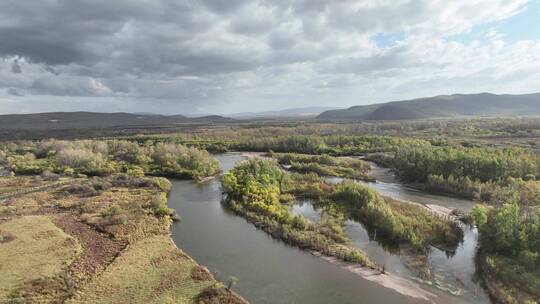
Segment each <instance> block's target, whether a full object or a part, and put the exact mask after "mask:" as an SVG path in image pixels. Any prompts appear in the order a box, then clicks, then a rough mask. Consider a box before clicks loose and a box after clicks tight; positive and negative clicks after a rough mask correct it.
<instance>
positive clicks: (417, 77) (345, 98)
mask: <svg viewBox="0 0 540 304" xmlns="http://www.w3.org/2000/svg"><path fill="white" fill-rule="evenodd" d="M227 3H228V5H225V6H224V5H223V2H221V1H218V0H205V1H203V2H196V1H173V0H159V1H157V0H156V1H148V0H144V1H143V0H140V1H112V2H111V1H99V2H97V3H96V2H95V1H89V0H70V1H67V0H63V1H44V2H40V3H39V4H34V5H29V4H24V5H22V4H18V2H9V1H8V2H3V3H0V40H1V41H3V43H2V44H1V45H0V88H3V89H4V90H3V91H2V90H0V95H1V94H5V96H9V98H8V99H9V100H14V99H16V100H19V99H20V100H21V102H23V101H22V100H23V98H22V97H18V96H16V95H17V94H8V93H7V90H8V89H9V90H10V92H11V93H15V92H17V93H19V95H22V94H24V95H25V96H24V100H30V99H32V100H34V101H32V102H30V101H28V103H27V104H28V105H30V104H32V105H34V106H35V105H36V102H35V100H36V98H40V99H42V100H46V101H47V102H48V103H50V106H49V108H51V109H52V108H55V107H58V108H62V109H64V110H65V109H66V108H69V105H70V103H69V101H70V100H73V103H72V109H81V107H82V108H85V109H89V108H92V109H94V110H95V109H96V108H95V106H94V105H92V106H90V105H86V104H84V103H79V102H75V101H76V100H81V98H80V97H99V98H100V100H101V102H100V103H98V104H99V105H101V106H102V107H103V108H102V110H103V111H109V110H111V109H113V108H114V109H122V108H123V109H124V110H126V111H132V110H133V109H134V105H135V107H137V109H138V110H144V111H156V109H158V110H157V111H163V112H192V111H195V110H198V111H204V112H236V111H245V110H265V109H272V108H278V107H297V106H308V105H309V106H311V105H333V106H348V105H352V104H365V103H370V102H375V101H384V100H387V99H402V98H412V97H419V96H424V95H435V94H441V93H455V92H465V93H466V92H477V91H493V92H499V93H503V92H508V93H520V92H528V91H534V90H536V89H537V88H539V87H540V77H539V76H538V75H540V66H539V62H540V55H537V54H540V47H539V43H540V42H539V41H528V42H519V41H518V42H513V43H508V42H506V41H505V38H506V37H504V36H501V35H500V34H499V33H498V32H496V31H495V30H490V31H488V32H486V34H485V39H482V41H473V42H470V43H463V42H457V41H452V40H451V38H452V37H455V35H458V34H463V33H467V32H469V31H471V30H472V29H473V28H474V27H475V26H478V25H486V24H487V25H489V24H493V22H497V21H499V20H504V19H506V18H510V17H512V16H514V15H515V14H518V13H519V12H520V11H522V10H523V9H524V8H525V7H526V4H527V1H526V0H455V1H443V0H429V1H428V0H418V1H409V0H393V1H384V0H370V1H354V0H343V1H318V0H317V1H315V0H280V1H269V0H252V1H248V0H235V1H231V2H230V3H229V2H227ZM90 7H92V8H93V9H89V8H90ZM74 20H77V22H73V21H74ZM64 21H65V22H64ZM67 22H69V24H67ZM378 33H402V34H403V39H400V41H398V42H396V43H393V44H392V45H391V46H387V47H379V46H377V43H376V42H375V41H374V40H373V38H372V37H373V36H374V35H375V34H378ZM484 40H485V41H484ZM18 58H20V60H19V59H18ZM14 60H19V62H17V61H14ZM14 62H15V63H14ZM15 65H16V67H19V69H20V70H21V72H22V73H15V74H14V73H12V71H18V70H19V69H17V68H15V69H14V68H13V67H14V66H15ZM21 65H22V67H21ZM1 92H3V93H1ZM29 96H34V97H35V98H29ZM47 96H62V98H61V101H58V100H59V99H58V98H56V99H55V98H48V97H47ZM0 97H2V96H0ZM6 98H7V97H6ZM83 100H86V99H85V98H83ZM2 102H4V101H1V100H0V103H2ZM156 103H158V104H160V107H155V104H156ZM4 108H5V105H4ZM23 108H24V109H26V108H28V107H23ZM17 110H20V108H19V109H17ZM4 111H5V110H4ZM14 111H15V109H14Z"/></svg>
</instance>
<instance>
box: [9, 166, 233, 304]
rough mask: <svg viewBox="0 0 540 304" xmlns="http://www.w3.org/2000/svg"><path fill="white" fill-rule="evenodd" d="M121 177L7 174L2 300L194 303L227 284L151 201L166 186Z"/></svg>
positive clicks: (25, 301) (26, 301)
mask: <svg viewBox="0 0 540 304" xmlns="http://www.w3.org/2000/svg"><path fill="white" fill-rule="evenodd" d="M114 178H115V177H111V178H95V179H82V178H79V179H74V178H62V179H61V180H60V181H57V182H56V183H50V182H47V181H43V180H41V179H40V178H36V177H31V176H24V177H8V178H2V179H0V303H4V302H8V301H9V300H10V299H11V300H13V302H14V303H35V302H37V303H64V302H66V301H68V303H192V302H194V301H196V299H197V296H198V295H199V294H200V293H201V292H202V291H203V290H205V289H207V288H208V287H210V286H215V287H217V288H223V287H222V285H221V284H220V283H218V282H217V281H216V280H215V279H214V277H213V276H212V274H211V273H209V272H207V271H204V269H205V268H204V267H201V266H200V265H198V264H197V263H196V262H195V261H194V260H192V259H191V258H190V257H188V256H187V255H185V254H184V253H183V252H182V251H180V250H178V249H177V248H176V247H175V245H174V244H173V243H172V241H171V239H170V236H169V234H170V222H171V220H170V218H169V217H168V216H157V215H156V214H155V212H154V210H153V208H152V205H151V202H152V200H153V198H154V197H156V196H158V195H160V193H161V192H162V189H161V188H159V187H156V186H155V185H154V184H153V183H151V182H148V181H146V180H142V181H143V182H144V183H140V181H141V180H139V183H131V182H130V181H129V180H128V181H127V183H126V184H119V183H115V182H114ZM97 184H99V185H101V184H107V185H108V186H107V187H95V185H97ZM73 189H75V190H77V191H68V190H73ZM78 190H81V191H78ZM90 190H91V191H90ZM89 193H91V195H90V194H89ZM2 198H3V200H2ZM51 219H52V220H53V221H51ZM55 224H56V225H55ZM100 231H102V232H105V233H101V232H100ZM126 244H128V245H127V247H125V245H126ZM235 298H236V297H235Z"/></svg>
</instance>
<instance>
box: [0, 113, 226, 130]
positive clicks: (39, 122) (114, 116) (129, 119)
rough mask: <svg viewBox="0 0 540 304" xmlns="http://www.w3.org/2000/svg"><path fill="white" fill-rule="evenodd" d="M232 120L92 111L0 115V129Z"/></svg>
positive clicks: (117, 125)
mask: <svg viewBox="0 0 540 304" xmlns="http://www.w3.org/2000/svg"><path fill="white" fill-rule="evenodd" d="M228 121H233V119H232V118H227V117H222V116H218V115H209V116H203V117H195V118H192V117H186V116H183V115H158V114H151V113H139V114H132V113H96V112H50V113H36V114H8V115H0V129H4V130H5V129H13V130H22V129H24V130H32V129H40V130H43V129H83V128H123V127H139V126H141V127H143V126H156V125H171V124H182V123H213V122H228Z"/></svg>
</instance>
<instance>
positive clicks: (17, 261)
mask: <svg viewBox="0 0 540 304" xmlns="http://www.w3.org/2000/svg"><path fill="white" fill-rule="evenodd" d="M0 231H3V233H4V234H9V235H11V238H12V240H11V241H9V242H3V243H0V273H1V279H0V303H5V302H6V301H7V300H8V298H9V297H10V296H15V295H16V294H17V290H18V289H19V288H21V287H22V286H23V285H24V284H25V283H27V282H30V281H34V280H39V279H44V278H52V277H54V276H56V275H58V274H59V273H60V272H62V270H63V269H65V268H66V267H67V266H69V264H70V263H71V262H73V260H75V258H76V257H77V256H78V255H79V254H80V252H81V250H82V248H81V246H80V245H79V244H78V243H77V241H76V240H75V239H74V238H72V237H71V236H69V235H67V234H65V233H64V232H63V231H62V230H60V229H59V228H58V227H56V226H55V225H54V224H53V222H52V221H51V219H50V218H49V217H46V216H25V217H21V218H14V219H12V220H9V221H6V222H4V223H2V224H0Z"/></svg>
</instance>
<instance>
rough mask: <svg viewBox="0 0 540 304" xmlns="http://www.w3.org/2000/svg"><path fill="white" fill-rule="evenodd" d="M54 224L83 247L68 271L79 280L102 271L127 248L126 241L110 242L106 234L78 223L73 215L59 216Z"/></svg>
mask: <svg viewBox="0 0 540 304" xmlns="http://www.w3.org/2000/svg"><path fill="white" fill-rule="evenodd" d="M55 224H56V225H57V226H58V227H59V228H60V229H62V230H64V232H66V233H67V234H69V235H71V236H73V237H75V238H76V239H77V240H78V241H79V242H80V244H81V246H82V247H83V250H84V251H83V253H82V254H81V256H80V257H79V258H78V259H77V260H75V262H73V263H72V264H71V265H70V267H69V270H68V271H69V272H70V273H71V274H72V275H73V276H75V277H77V278H79V279H84V278H88V277H91V276H93V275H94V274H96V273H99V272H101V271H103V270H104V269H105V268H106V267H107V266H108V265H109V264H110V263H112V261H113V260H114V259H115V258H116V256H117V255H118V254H119V253H120V252H121V251H122V250H123V249H124V248H125V247H126V246H127V242H126V241H117V240H112V239H111V238H109V237H108V236H107V235H106V234H104V233H101V232H99V231H97V230H95V229H93V228H92V227H90V226H88V225H86V224H84V223H82V222H80V220H79V219H78V218H77V216H76V215H75V214H71V213H68V214H64V215H60V216H59V217H57V218H56V220H55Z"/></svg>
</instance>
